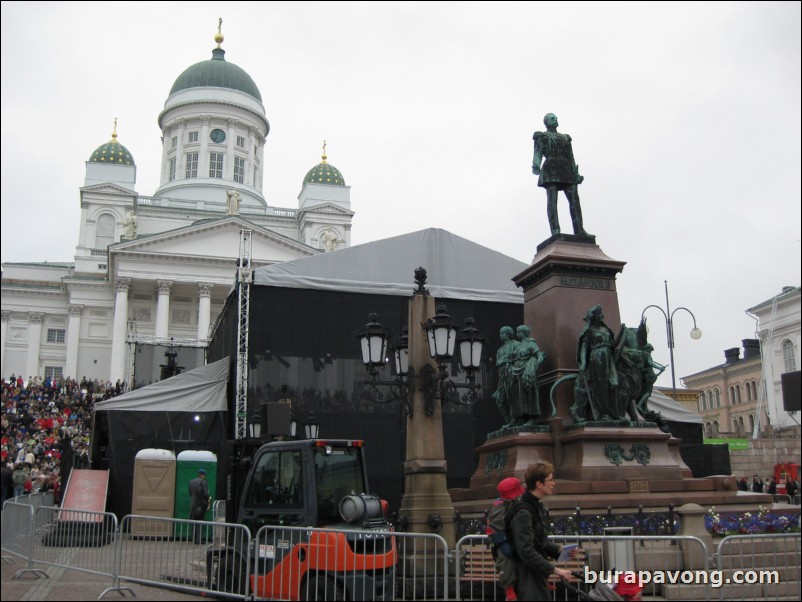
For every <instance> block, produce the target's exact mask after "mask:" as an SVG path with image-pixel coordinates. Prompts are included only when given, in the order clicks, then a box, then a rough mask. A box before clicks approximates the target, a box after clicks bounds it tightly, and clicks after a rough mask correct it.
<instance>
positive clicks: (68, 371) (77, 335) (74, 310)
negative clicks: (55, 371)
mask: <svg viewBox="0 0 802 602" xmlns="http://www.w3.org/2000/svg"><path fill="white" fill-rule="evenodd" d="M83 311H84V306H83V305H70V320H69V322H68V323H67V365H66V366H65V368H64V376H71V377H72V378H77V377H78V344H79V342H80V340H81V314H82V313H83Z"/></svg>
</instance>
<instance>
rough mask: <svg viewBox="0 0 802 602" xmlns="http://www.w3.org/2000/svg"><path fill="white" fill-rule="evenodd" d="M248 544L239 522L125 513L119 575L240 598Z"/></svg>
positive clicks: (243, 593) (246, 583)
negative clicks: (230, 550)
mask: <svg viewBox="0 0 802 602" xmlns="http://www.w3.org/2000/svg"><path fill="white" fill-rule="evenodd" d="M226 542H228V546H225V547H224V545H223V544H224V543H226ZM250 544H251V536H250V533H249V531H248V528H247V527H245V526H244V525H233V524H225V523H211V522H206V521H192V520H184V519H178V518H157V517H152V516H137V515H128V516H125V517H124V518H123V520H122V524H121V527H120V535H119V543H118V558H117V562H118V577H119V579H123V580H126V581H131V582H134V583H143V584H147V585H155V586H157V587H163V588H167V589H174V590H178V591H185V592H190V593H196V594H203V593H205V592H214V593H215V594H218V595H221V596H224V597H230V598H239V599H245V598H247V597H248V595H249V582H250V579H249V573H248V550H249V549H250ZM229 549H235V550H242V551H243V556H242V557H240V556H239V555H236V554H229V553H227V550H229ZM209 561H212V562H211V563H210V562H209ZM207 566H210V568H208V569H207Z"/></svg>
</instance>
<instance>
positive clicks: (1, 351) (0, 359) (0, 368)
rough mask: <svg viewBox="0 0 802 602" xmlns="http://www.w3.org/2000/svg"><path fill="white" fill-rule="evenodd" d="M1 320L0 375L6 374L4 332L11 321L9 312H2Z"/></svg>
mask: <svg viewBox="0 0 802 602" xmlns="http://www.w3.org/2000/svg"><path fill="white" fill-rule="evenodd" d="M2 318H3V321H2V328H1V329H0V374H6V369H5V365H4V362H5V356H6V332H7V331H8V323H9V322H10V321H11V312H10V311H6V310H3V313H2Z"/></svg>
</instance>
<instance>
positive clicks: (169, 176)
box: [167, 157, 176, 182]
mask: <svg viewBox="0 0 802 602" xmlns="http://www.w3.org/2000/svg"><path fill="white" fill-rule="evenodd" d="M175 160H176V158H175V157H173V158H172V159H170V168H169V173H168V174H167V179H168V181H169V182H172V181H173V180H175Z"/></svg>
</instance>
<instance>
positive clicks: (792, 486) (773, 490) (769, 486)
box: [738, 473, 799, 500]
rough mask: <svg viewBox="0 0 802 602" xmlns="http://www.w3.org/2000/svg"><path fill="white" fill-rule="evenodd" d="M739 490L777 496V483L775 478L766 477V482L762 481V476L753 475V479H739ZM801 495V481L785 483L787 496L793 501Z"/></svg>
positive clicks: (790, 480)
mask: <svg viewBox="0 0 802 602" xmlns="http://www.w3.org/2000/svg"><path fill="white" fill-rule="evenodd" d="M738 489H739V490H740V491H752V492H753V493H768V494H770V495H776V494H777V493H778V492H777V481H776V480H775V479H774V477H766V479H765V480H763V479H761V478H760V476H759V475H758V474H757V473H755V474H754V475H752V478H751V479H749V477H741V478H740V479H738ZM798 493H799V480H798V479H792V478H789V479H788V480H786V481H785V495H787V496H789V497H790V498H791V499H792V500H793V499H794V496H796V495H797V494H798Z"/></svg>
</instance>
